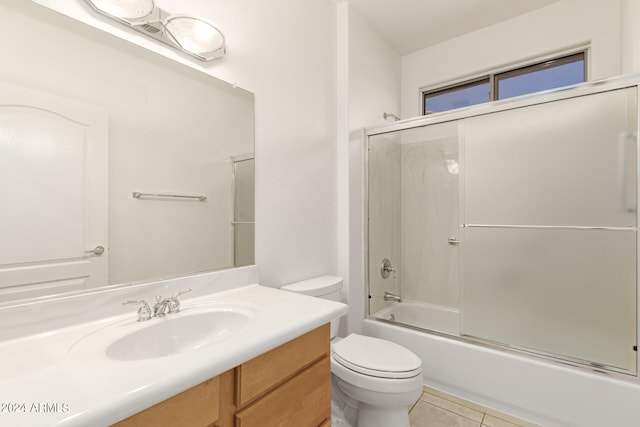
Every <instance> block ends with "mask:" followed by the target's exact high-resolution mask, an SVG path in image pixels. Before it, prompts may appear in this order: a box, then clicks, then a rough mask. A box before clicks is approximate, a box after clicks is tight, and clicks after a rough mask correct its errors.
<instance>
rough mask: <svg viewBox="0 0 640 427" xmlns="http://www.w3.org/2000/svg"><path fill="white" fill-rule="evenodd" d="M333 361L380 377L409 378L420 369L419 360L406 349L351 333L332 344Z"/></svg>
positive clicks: (419, 371) (420, 370)
mask: <svg viewBox="0 0 640 427" xmlns="http://www.w3.org/2000/svg"><path fill="white" fill-rule="evenodd" d="M332 351H333V353H332V356H333V358H334V360H335V361H336V362H338V363H340V364H341V365H342V366H344V367H346V368H349V369H351V370H353V371H356V372H359V373H361V374H364V375H369V376H373V377H380V378H411V377H415V376H416V375H419V374H420V373H421V372H422V361H421V360H420V358H419V357H418V356H416V355H415V354H413V353H412V352H410V351H409V350H407V349H406V348H404V347H402V346H400V345H398V344H395V343H392V342H390V341H386V340H381V339H378V338H373V337H366V336H363V335H357V334H351V335H349V336H348V337H346V338H344V339H343V340H341V341H339V342H337V343H335V344H334V345H333V349H332Z"/></svg>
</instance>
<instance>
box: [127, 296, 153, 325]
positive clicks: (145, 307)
mask: <svg viewBox="0 0 640 427" xmlns="http://www.w3.org/2000/svg"><path fill="white" fill-rule="evenodd" d="M129 304H138V305H139V306H140V307H139V308H138V322H144V321H145V320H149V319H151V317H153V313H152V311H151V308H150V307H149V304H147V302H146V301H145V300H141V299H139V300H126V301H123V302H122V305H129Z"/></svg>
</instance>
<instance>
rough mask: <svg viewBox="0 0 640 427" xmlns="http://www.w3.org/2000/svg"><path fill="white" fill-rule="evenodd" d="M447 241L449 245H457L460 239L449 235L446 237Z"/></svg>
mask: <svg viewBox="0 0 640 427" xmlns="http://www.w3.org/2000/svg"><path fill="white" fill-rule="evenodd" d="M447 243H449V244H450V245H459V244H460V240H458V239H456V238H455V237H449V238H448V239H447Z"/></svg>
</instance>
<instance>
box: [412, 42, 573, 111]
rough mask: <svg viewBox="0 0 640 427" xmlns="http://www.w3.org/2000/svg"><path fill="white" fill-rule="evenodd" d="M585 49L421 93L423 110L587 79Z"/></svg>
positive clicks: (443, 108) (452, 107)
mask: <svg viewBox="0 0 640 427" xmlns="http://www.w3.org/2000/svg"><path fill="white" fill-rule="evenodd" d="M585 65H586V61H585V52H579V53H576V54H573V55H568V56H564V57H560V58H555V59H551V60H548V61H544V62H540V63H537V64H533V65H528V66H525V67H521V68H517V69H513V70H508V71H503V72H500V73H491V74H489V75H488V76H485V77H482V78H480V79H477V80H473V81H468V82H465V83H461V84H458V85H454V86H447V87H444V88H439V89H434V90H430V91H426V92H423V94H422V99H423V103H422V108H423V110H422V114H431V113H437V112H441V111H447V110H453V109H455V108H461V107H467V106H470V105H476V104H481V103H483V102H488V101H494V100H497V99H506V98H511V97H513V96H518V95H524V94H527V93H533V92H539V91H542V90H548V89H554V88H558V87H562V86H568V85H572V84H575V83H581V82H584V81H586V66H585Z"/></svg>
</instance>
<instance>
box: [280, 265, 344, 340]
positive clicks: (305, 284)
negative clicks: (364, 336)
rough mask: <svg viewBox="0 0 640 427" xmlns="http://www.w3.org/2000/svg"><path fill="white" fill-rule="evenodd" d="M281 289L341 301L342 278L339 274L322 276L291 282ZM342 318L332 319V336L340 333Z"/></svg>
mask: <svg viewBox="0 0 640 427" xmlns="http://www.w3.org/2000/svg"><path fill="white" fill-rule="evenodd" d="M280 289H282V290H284V291H289V292H295V293H297V294H302V295H308V296H311V297H316V298H322V299H327V300H331V301H337V302H341V301H342V298H341V294H340V291H341V289H342V278H341V277H337V276H320V277H314V278H313V279H308V280H303V281H301V282H295V283H290V284H288V285H285V286H282V287H281V288H280ZM339 327H340V319H339V318H338V319H335V320H332V321H331V338H333V337H335V336H336V335H337V334H338V329H339Z"/></svg>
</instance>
